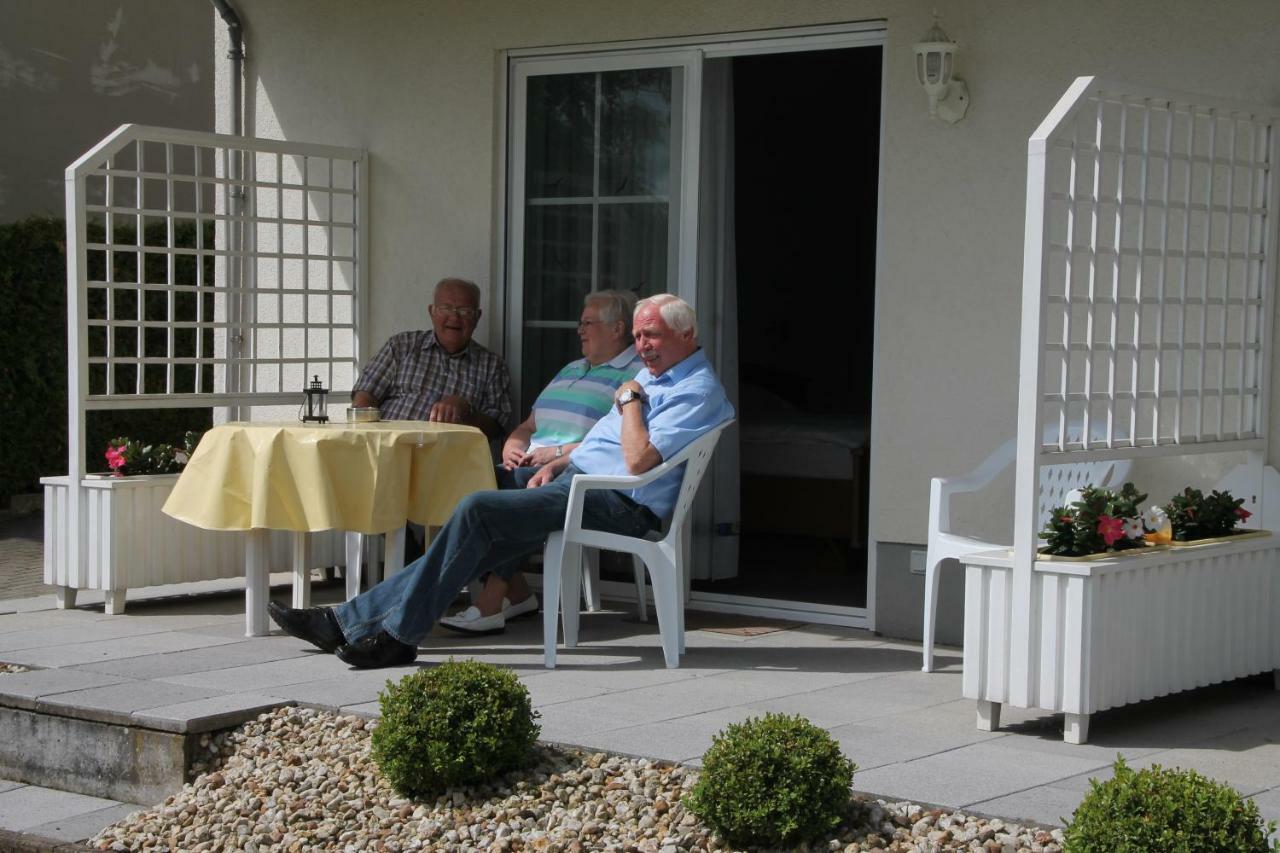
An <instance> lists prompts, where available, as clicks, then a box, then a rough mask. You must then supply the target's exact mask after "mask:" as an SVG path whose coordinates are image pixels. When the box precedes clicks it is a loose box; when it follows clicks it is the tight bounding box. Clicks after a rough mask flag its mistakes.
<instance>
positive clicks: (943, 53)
mask: <svg viewBox="0 0 1280 853" xmlns="http://www.w3.org/2000/svg"><path fill="white" fill-rule="evenodd" d="M914 49H915V52H916V79H917V80H919V81H920V85H921V86H924V90H925V92H927V93H928V94H929V115H931V116H933V117H934V118H940V119H942V120H943V121H945V122H947V123H948V124H955V123H956V122H958V121H959V120H960V119H962V118H964V113H965V110H967V109H969V87H968V86H966V85H965V84H964V81H963V80H959V79H956V78H955V77H953V76H951V75H952V73H953V72H954V71H955V56H956V43H955V42H953V41H952V40H951V39H949V38H947V34H946V33H944V32H943V31H942V27H940V26H938V13H937V12H934V13H933V26H932V27H930V28H929V32H927V33H925V34H924V39H923V40H921V41H918V42H916V43H915V47H914Z"/></svg>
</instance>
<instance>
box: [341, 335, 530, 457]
mask: <svg viewBox="0 0 1280 853" xmlns="http://www.w3.org/2000/svg"><path fill="white" fill-rule="evenodd" d="M351 390H352V392H355V391H366V392H368V393H369V394H371V395H373V398H374V399H375V400H377V401H378V408H379V410H380V416H381V417H382V419H383V420H387V421H425V420H426V419H427V418H428V417H429V416H430V414H431V407H432V406H434V405H435V404H436V402H437V401H438V400H439V399H440V398H441V397H446V396H448V395H450V394H456V395H457V396H459V397H463V398H464V399H466V400H467V401H468V402H469V403H471V405H472V407H473V408H474V409H475V410H476V411H477V412H483V413H484V414H486V415H488V416H489V417H491V418H493V419H494V420H495V421H497V422H498V425H499V426H500V427H502V429H503V431H504V432H505V431H507V430H510V429H511V426H512V424H511V420H512V418H511V415H512V408H511V374H510V373H508V372H507V365H506V363H504V362H503V360H502V359H501V358H499V357H498V355H497V354H495V353H493V352H490V351H489V350H487V349H485V348H484V347H482V346H480V344H478V343H476V342H475V341H472V342H471V343H470V344H469V345H468V346H467V348H466V349H464V350H463V351H462V352H460V353H456V354H454V355H450V354H449V353H447V352H445V350H444V347H442V346H440V344H439V343H437V342H436V335H435V332H432V331H430V330H426V331H416V332H401V333H400V334H398V335H393V336H392V337H391V339H390V340H388V341H387V342H386V344H384V345H383V347H382V349H380V350H378V354H377V355H375V356H374V357H373V358H372V359H370V361H369V363H368V364H367V365H365V368H364V370H362V371H361V372H360V378H359V379H358V380H356V384H355V385H354V386H353V388H352V389H351Z"/></svg>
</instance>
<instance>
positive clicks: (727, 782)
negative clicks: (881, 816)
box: [686, 714, 857, 847]
mask: <svg viewBox="0 0 1280 853" xmlns="http://www.w3.org/2000/svg"><path fill="white" fill-rule="evenodd" d="M702 763H703V767H702V773H701V774H700V775H699V777H698V781H697V783H696V784H695V785H694V787H693V790H692V791H690V795H689V797H688V798H687V800H686V803H687V805H688V806H689V808H690V809H691V810H692V811H693V812H694V813H695V814H697V815H698V816H699V817H701V818H702V819H703V820H705V821H706V822H707V824H708V825H710V826H711V827H712V828H713V829H715V830H716V831H717V832H719V833H720V834H721V835H722V836H724V837H725V838H727V839H728V840H729V841H730V842H732V843H733V844H736V845H758V846H768V847H778V846H790V845H793V844H795V843H797V842H800V841H805V840H811V839H817V838H821V837H823V836H825V835H827V834H828V833H830V832H831V830H832V829H834V828H835V827H836V826H837V825H838V824H839V823H840V821H841V819H842V818H843V817H844V816H845V814H846V811H847V809H848V805H849V786H850V785H852V784H853V773H854V771H855V770H856V769H857V765H855V764H854V763H853V762H852V761H850V760H849V759H847V758H845V756H844V755H843V754H842V753H841V752H840V745H839V744H838V743H836V742H835V741H834V740H833V739H832V738H831V735H830V734H828V733H827V732H826V731H825V730H824V729H821V728H819V727H818V726H815V725H814V724H813V723H811V722H809V721H808V720H806V719H805V718H804V717H799V716H794V717H793V716H787V715H785V714H766V715H764V716H763V717H757V718H752V719H748V720H746V721H745V722H742V723H735V724H733V725H731V726H729V727H728V728H726V729H725V730H724V731H722V732H721V733H720V734H718V735H716V736H715V738H714V739H713V740H712V742H711V748H710V749H708V750H707V752H706V754H705V755H704V756H703V757H702Z"/></svg>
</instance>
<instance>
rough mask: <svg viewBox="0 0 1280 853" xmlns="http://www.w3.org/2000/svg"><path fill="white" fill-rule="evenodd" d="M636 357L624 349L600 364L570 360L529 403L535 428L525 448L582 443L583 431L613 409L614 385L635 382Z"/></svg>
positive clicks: (637, 368)
mask: <svg viewBox="0 0 1280 853" xmlns="http://www.w3.org/2000/svg"><path fill="white" fill-rule="evenodd" d="M640 367H641V363H640V356H639V355H637V354H636V351H635V349H634V348H633V347H627V348H626V349H624V350H623V351H622V352H620V353H618V354H617V355H616V356H614V357H613V358H612V359H610V360H609V361H606V362H605V363H604V364H597V365H596V366H594V367H592V366H591V364H589V363H588V362H587V360H586V359H585V358H580V359H578V360H577V361H571V362H569V363H568V364H566V365H565V366H564V367H562V368H560V372H559V373H557V374H556V376H555V378H554V379H552V380H551V382H550V383H548V384H547V387H546V388H543V389H542V393H541V394H539V395H538V399H537V400H535V401H534V404H533V422H534V424H536V425H537V427H536V429H535V431H534V433H533V437H532V438H531V439H530V440H529V447H531V448H532V447H554V446H556V445H557V444H573V443H575V442H579V441H582V437H583V436H584V435H586V434H587V430H589V429H591V427H593V426H595V423H596V421H598V420H600V418H602V417H604V416H605V414H607V413H608V411H609V409H610V408H611V407H612V406H613V395H614V392H616V391H617V390H618V386H619V385H621V384H622V383H623V382H626V381H627V380H628V379H635V378H636V374H637V373H639V372H640Z"/></svg>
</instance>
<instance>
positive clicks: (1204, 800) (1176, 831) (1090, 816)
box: [1065, 758, 1274, 853]
mask: <svg viewBox="0 0 1280 853" xmlns="http://www.w3.org/2000/svg"><path fill="white" fill-rule="evenodd" d="M1273 829H1274V826H1273V825H1272V824H1265V823H1264V822H1263V820H1262V817H1261V816H1260V815H1259V813H1258V807H1257V806H1256V805H1255V804H1254V802H1253V800H1245V799H1242V798H1241V796H1240V795H1239V794H1238V793H1236V791H1235V789H1233V788H1231V787H1230V786H1229V785H1224V784H1222V783H1221V782H1215V781H1214V780H1212V779H1206V778H1205V777H1204V776H1201V775H1200V774H1198V773H1196V772H1195V771H1194V770H1178V769H1173V770H1167V769H1165V768H1162V767H1160V766H1159V765H1155V766H1153V767H1150V768H1147V769H1144V770H1137V771H1135V770H1133V769H1131V768H1130V767H1129V766H1128V765H1126V764H1125V763H1124V759H1122V758H1120V759H1117V760H1116V763H1115V776H1114V777H1113V778H1112V779H1109V780H1108V781H1106V782H1099V781H1097V780H1096V779H1094V780H1090V790H1089V793H1088V794H1086V795H1085V798H1084V800H1082V801H1081V803H1080V805H1079V806H1078V807H1077V808H1076V810H1075V814H1073V815H1072V816H1071V821H1070V822H1069V823H1068V824H1067V829H1066V845H1065V849H1066V853H1150V851H1153V850H1162V851H1171V852H1172V851H1177V853H1219V851H1227V850H1230V851H1233V853H1253V851H1258V853H1262V851H1267V850H1271V849H1272V846H1271V842H1270V841H1269V840H1268V836H1269V835H1270V833H1271V831H1272V830H1273Z"/></svg>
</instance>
